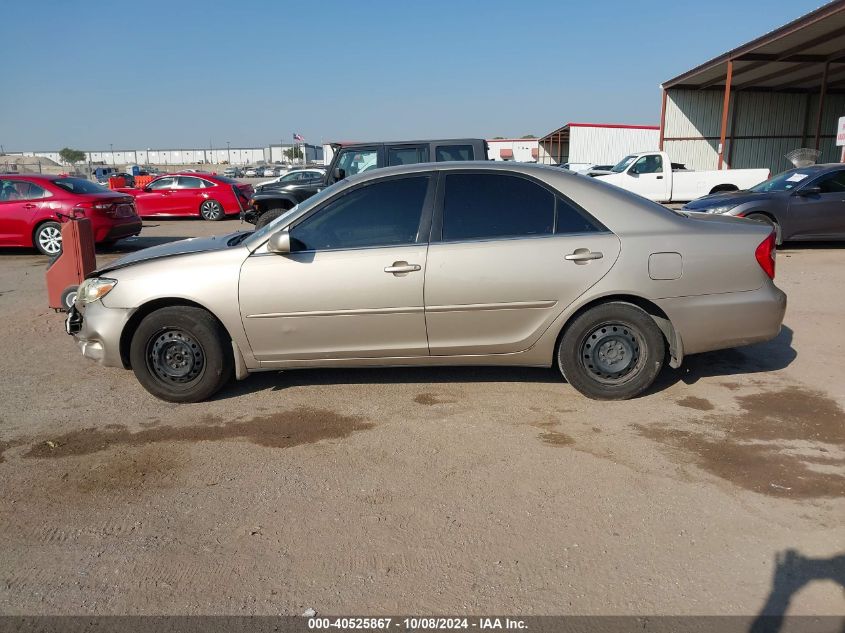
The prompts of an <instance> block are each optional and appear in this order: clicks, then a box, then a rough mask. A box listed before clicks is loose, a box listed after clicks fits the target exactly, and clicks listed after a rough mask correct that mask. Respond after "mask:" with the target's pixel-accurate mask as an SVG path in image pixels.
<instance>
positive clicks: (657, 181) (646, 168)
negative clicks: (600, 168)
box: [625, 154, 668, 200]
mask: <svg viewBox="0 0 845 633" xmlns="http://www.w3.org/2000/svg"><path fill="white" fill-rule="evenodd" d="M626 175H627V177H628V182H627V183H626V184H625V188H626V189H628V190H629V191H633V192H634V193H637V194H639V195H641V196H643V197H644V198H648V199H649V200H666V199H668V197H667V196H666V188H667V184H666V183H667V180H666V178H665V175H664V173H663V157H662V156H661V155H660V154H648V155H646V156H641V157H640V158H638V159H637V161H636V162H635V163H634V164H633V165H631V167H630V168H629V169H628V172H627V174H626Z"/></svg>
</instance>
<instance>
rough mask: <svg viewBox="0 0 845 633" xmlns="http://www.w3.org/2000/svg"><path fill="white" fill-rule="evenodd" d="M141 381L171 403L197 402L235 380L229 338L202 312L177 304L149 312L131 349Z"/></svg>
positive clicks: (134, 369)
mask: <svg viewBox="0 0 845 633" xmlns="http://www.w3.org/2000/svg"><path fill="white" fill-rule="evenodd" d="M129 361H130V363H131V364H132V370H133V371H134V372H135V377H136V378H138V382H140V383H141V385H143V387H144V389H146V390H147V391H149V392H150V393H151V394H153V395H154V396H155V397H156V398H160V399H161V400H166V401H167V402H199V401H201V400H205V399H207V398H210V397H211V396H213V395H214V394H215V393H217V391H219V390H220V388H221V387H223V385H225V384H226V383H227V382H229V380H230V379H231V378H232V372H233V365H234V363H233V360H232V350H231V348H230V345H229V336H228V334H227V333H226V331H225V330H224V329H223V327H222V326H221V325H220V323H219V322H218V321H217V320H216V319H215V318H214V317H213V316H211V314H209V313H208V312H206V311H205V310H202V309H200V308H193V307H190V306H173V307H170V308H161V309H159V310H156V311H155V312H152V313H150V314H148V315H147V316H146V317H144V320H143V321H141V323H140V325H139V326H138V329H137V330H135V334H134V335H133V337H132V342H131V344H130V347H129Z"/></svg>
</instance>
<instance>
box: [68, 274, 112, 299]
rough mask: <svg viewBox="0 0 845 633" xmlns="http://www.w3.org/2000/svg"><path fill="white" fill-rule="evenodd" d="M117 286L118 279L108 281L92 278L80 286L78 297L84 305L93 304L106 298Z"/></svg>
mask: <svg viewBox="0 0 845 633" xmlns="http://www.w3.org/2000/svg"><path fill="white" fill-rule="evenodd" d="M116 285H117V279H106V278H105V277H92V278H91V279H86V280H85V281H83V282H82V285H81V286H79V294H78V295H77V296H78V297H79V298H80V299H81V301H82V303H93V302H95V301H97V300H99V299H102V298H103V297H105V296H106V295H107V294H108V293H109V292H111V289H112V288H114V287H115V286H116Z"/></svg>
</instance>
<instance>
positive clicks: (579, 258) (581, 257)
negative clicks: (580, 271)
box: [563, 248, 604, 264]
mask: <svg viewBox="0 0 845 633" xmlns="http://www.w3.org/2000/svg"><path fill="white" fill-rule="evenodd" d="M602 257H604V254H603V253H599V252H596V251H591V250H590V249H589V248H576V249H575V251H574V252H572V253H570V254H569V255H564V256H563V258H564V259H565V260H567V261H570V262H575V263H576V264H586V263H587V262H589V261H590V260H592V259H601V258H602Z"/></svg>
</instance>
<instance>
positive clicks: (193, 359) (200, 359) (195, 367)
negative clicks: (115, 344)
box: [147, 328, 205, 385]
mask: <svg viewBox="0 0 845 633" xmlns="http://www.w3.org/2000/svg"><path fill="white" fill-rule="evenodd" d="M147 365H148V366H149V369H150V370H151V372H152V373H153V375H154V376H155V377H156V378H158V380H160V381H161V382H163V383H165V384H169V385H187V384H189V383H192V382H194V381H196V380H197V379H199V378H200V376H202V373H203V370H204V369H205V353H204V352H203V349H202V345H200V344H199V342H198V341H197V340H196V339H194V337H192V336H191V335H190V334H189V333H188V332H185V331H184V330H180V329H176V328H172V329H167V330H164V331H162V332H159V333H158V334H157V335H156V336H154V337H153V338H151V339H150V342H149V344H148V346H147Z"/></svg>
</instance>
